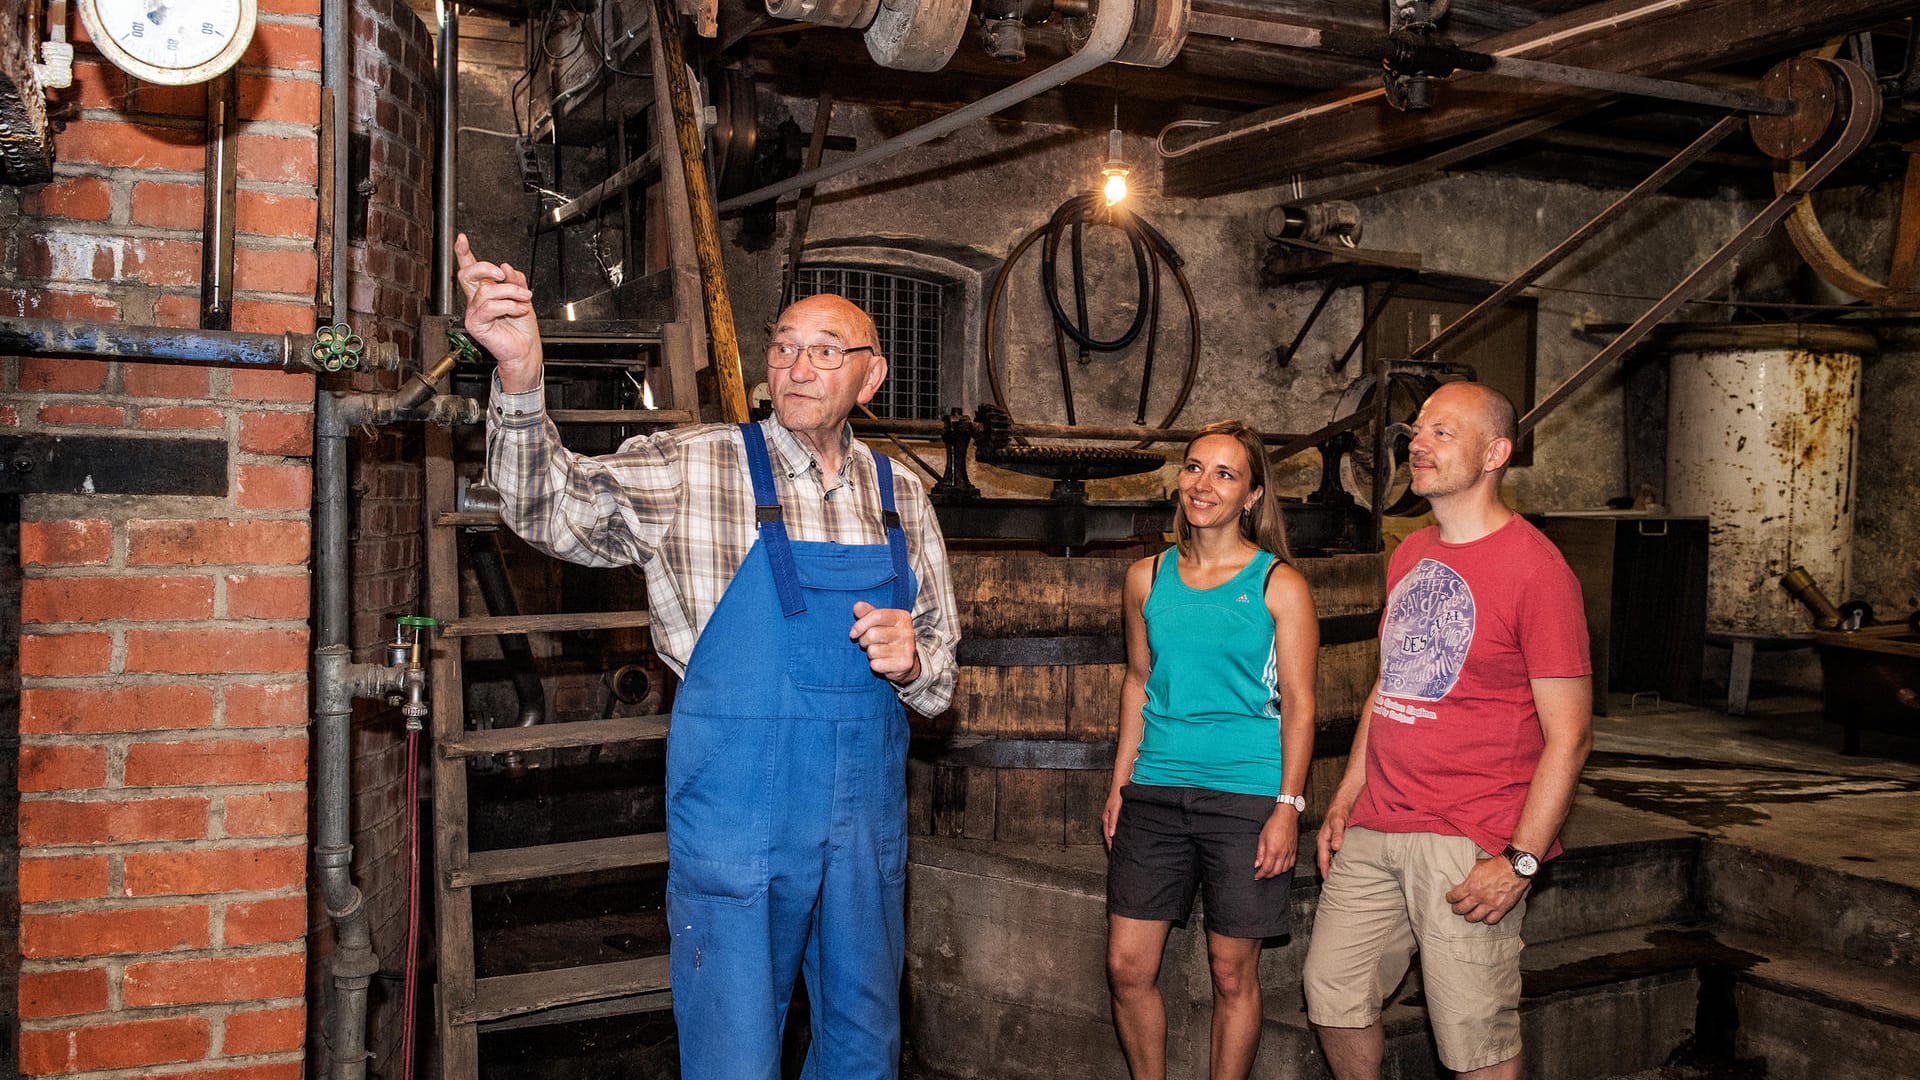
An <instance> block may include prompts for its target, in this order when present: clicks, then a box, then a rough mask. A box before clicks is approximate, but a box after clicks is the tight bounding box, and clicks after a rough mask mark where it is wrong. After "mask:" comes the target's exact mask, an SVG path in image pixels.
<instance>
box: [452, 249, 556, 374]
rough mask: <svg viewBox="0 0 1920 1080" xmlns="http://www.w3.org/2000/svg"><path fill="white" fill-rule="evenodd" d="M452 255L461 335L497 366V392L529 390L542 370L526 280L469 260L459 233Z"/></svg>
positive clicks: (501, 267)
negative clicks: (461, 300)
mask: <svg viewBox="0 0 1920 1080" xmlns="http://www.w3.org/2000/svg"><path fill="white" fill-rule="evenodd" d="M453 254H454V258H455V259H457V260H458V261H459V272H458V274H457V275H456V277H457V279H458V280H459V282H460V289H461V291H462V292H464V293H466V296H467V315H466V319H465V323H466V327H467V333H469V334H472V335H473V338H474V340H475V341H478V342H479V343H480V344H481V345H482V346H484V347H485V348H486V350H487V351H488V352H489V353H492V354H493V358H494V360H495V362H497V363H498V364H499V369H498V370H499V376H500V389H502V390H504V391H506V392H507V393H510V394H513V393H520V392H522V391H526V390H532V389H535V388H536V387H538V386H539V385H540V379H541V368H542V362H541V352H540V323H539V321H538V320H537V319H535V318H534V317H533V290H532V289H529V288H528V287H527V275H525V274H523V273H521V272H520V271H518V270H515V269H514V268H513V267H512V266H511V265H509V264H507V263H500V264H498V265H495V264H494V263H490V262H481V261H480V260H479V259H477V258H475V257H474V254H473V246H472V245H471V244H469V243H468V242H467V234H465V233H461V234H460V235H459V236H457V237H455V238H454V241H453Z"/></svg>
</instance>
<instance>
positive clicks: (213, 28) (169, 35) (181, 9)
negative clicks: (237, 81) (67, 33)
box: [80, 0, 257, 84]
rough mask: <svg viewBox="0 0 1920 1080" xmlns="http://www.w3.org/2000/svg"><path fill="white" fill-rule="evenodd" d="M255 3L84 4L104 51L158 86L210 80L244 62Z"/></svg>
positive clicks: (150, 0) (161, 0) (115, 0)
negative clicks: (235, 64) (240, 60)
mask: <svg viewBox="0 0 1920 1080" xmlns="http://www.w3.org/2000/svg"><path fill="white" fill-rule="evenodd" d="M255 5H256V0H82V2H81V4H80V14H81V16H82V17H83V19H84V21H85V22H86V24H87V30H88V32H89V33H90V34H92V35H93V40H94V43H95V44H96V45H97V46H99V48H100V52H101V54H102V55H104V56H105V57H106V58H107V59H109V60H111V61H113V63H114V64H116V65H118V66H119V67H120V68H122V69H124V70H125V71H126V72H127V73H128V74H130V75H134V76H137V77H139V78H142V79H145V80H147V81H149V82H158V83H173V84H179V83H193V82H202V81H204V80H207V79H210V78H212V77H213V76H215V75H218V74H219V73H220V72H222V71H225V70H226V69H227V68H229V67H232V66H233V64H234V62H235V61H237V60H239V59H240V54H241V53H243V52H245V51H246V47H247V42H248V41H249V40H250V39H251V38H252V37H253V27H254V21H255V18H256V13H257V8H256V6H255Z"/></svg>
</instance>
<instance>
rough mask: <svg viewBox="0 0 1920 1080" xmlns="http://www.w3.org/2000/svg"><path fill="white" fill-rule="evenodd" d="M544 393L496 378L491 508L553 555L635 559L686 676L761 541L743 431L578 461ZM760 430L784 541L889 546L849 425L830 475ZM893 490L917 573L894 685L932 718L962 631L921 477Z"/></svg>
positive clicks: (661, 439)
mask: <svg viewBox="0 0 1920 1080" xmlns="http://www.w3.org/2000/svg"><path fill="white" fill-rule="evenodd" d="M545 402H546V397H545V390H544V389H534V390H530V391H527V392H526V393H522V394H508V393H505V392H503V391H501V390H500V389H499V387H498V385H497V384H496V385H495V388H494V391H493V400H492V407H491V408H490V409H489V410H488V416H487V472H488V475H489V476H490V477H491V478H492V480H493V483H494V486H495V487H497V488H499V490H500V494H501V496H502V497H503V501H504V503H505V507H504V509H503V510H502V512H501V517H502V518H503V519H504V520H505V522H506V524H507V527H508V528H511V529H512V530H513V531H514V532H515V533H517V534H519V536H520V537H521V539H523V540H525V541H527V542H528V543H529V544H532V545H533V546H534V547H536V548H539V549H540V550H541V551H544V552H546V553H548V554H550V555H553V556H555V557H557V558H561V559H565V560H567V561H569V562H576V563H580V564H582V565H585V566H628V565H635V566H639V567H641V568H642V569H643V570H644V571H645V572H646V575H647V597H648V603H649V605H650V607H651V612H652V627H653V641H654V646H655V648H657V649H658V650H659V652H660V655H661V657H662V658H663V659H664V660H666V662H667V663H668V664H669V665H671V666H672V667H673V669H674V671H676V672H678V673H679V674H682V675H684V674H686V669H687V660H688V658H689V657H691V656H692V655H693V646H694V643H695V642H696V641H697V640H699V637H700V631H701V630H702V629H703V628H704V627H705V626H706V625H707V619H708V618H710V617H711V616H712V615H713V611H714V608H715V607H717V606H718V605H719V603H720V597H721V594H723V593H725V592H726V590H727V586H728V585H729V584H730V583H731V582H732V581H733V575H734V572H735V571H737V570H738V569H739V568H740V564H741V563H743V562H745V561H746V558H747V552H748V550H749V549H751V548H752V547H753V544H754V541H755V540H756V539H758V538H759V531H758V527H757V525H756V523H755V521H754V513H753V481H752V478H751V476H750V475H749V473H748V470H747V453H746V447H745V445H744V443H743V442H742V440H741V438H740V432H739V430H738V429H737V428H735V427H734V426H733V425H731V424H703V425H698V426H695V427H687V428H679V429H676V430H672V431H664V432H660V433H658V434H654V435H643V436H639V437H637V438H633V439H629V440H627V442H626V443H624V444H622V445H621V447H620V449H619V450H617V451H615V452H614V453H611V454H608V455H606V456H604V457H586V456H583V455H580V454H576V453H574V452H572V451H570V450H568V449H566V448H565V447H563V446H561V445H560V434H559V431H558V430H557V429H556V428H555V427H554V425H553V422H552V421H551V420H549V419H548V418H547V415H546V411H545ZM760 427H761V430H763V431H765V432H766V435H767V450H768V453H769V457H770V458H771V461H772V465H773V484H774V490H775V492H776V493H777V494H778V495H779V497H780V505H781V507H782V508H783V509H784V511H785V520H786V524H787V532H788V534H789V535H790V536H792V537H793V539H795V540H819V541H828V542H831V543H837V544H883V543H886V533H885V530H884V527H883V526H882V525H881V522H880V513H881V511H880V494H879V482H878V480H879V478H878V475H877V474H876V473H875V471H874V464H873V451H872V450H869V449H868V448H867V446H866V444H864V443H861V442H860V441H858V440H856V439H854V438H853V435H852V431H851V429H848V430H847V433H846V435H845V438H846V439H847V441H848V446H847V448H846V451H847V452H846V455H845V460H844V462H843V464H842V465H841V468H840V472H839V474H838V475H837V476H833V477H827V476H823V475H822V474H821V472H820V466H819V463H818V462H817V461H815V460H814V458H813V455H812V454H811V453H810V452H809V451H808V450H807V448H806V447H805V446H804V445H803V444H802V443H801V442H800V440H799V439H798V438H796V437H795V436H794V435H793V433H792V432H790V431H788V430H787V429H786V428H784V427H781V426H780V424H779V422H778V421H776V420H772V419H769V420H765V421H762V422H761V425H760ZM893 490H894V501H895V504H896V507H897V508H898V510H899V511H900V521H901V526H902V528H903V529H904V530H905V532H906V536H907V558H908V560H909V562H910V563H911V565H912V567H913V572H914V574H915V576H916V577H918V578H919V582H920V592H919V595H918V596H917V597H916V598H915V600H914V605H913V625H914V631H915V635H916V636H917V638H918V643H917V644H918V649H919V653H920V677H919V678H917V679H915V680H914V681H912V682H910V683H906V684H904V685H901V686H900V687H899V692H900V700H901V701H902V702H903V703H904V704H906V706H907V707H908V708H911V709H913V710H914V711H915V712H918V713H921V714H922V715H926V716H932V715H935V714H937V713H939V712H941V711H943V710H945V709H946V707H947V702H948V700H949V699H950V698H951V697H952V696H953V682H954V674H955V665H954V644H955V642H956V641H957V640H958V639H959V620H958V619H957V617H956V615H955V608H954V601H953V582H952V579H951V577H950V576H949V574H948V572H947V548H946V542H945V541H944V540H943V539H942V538H941V536H940V525H939V522H938V521H936V520H935V518H934V515H933V507H932V505H931V504H930V503H928V502H927V497H926V492H925V490H924V489H923V488H922V486H921V483H920V478H919V477H917V476H915V475H914V474H913V473H912V472H910V471H908V470H905V469H898V468H896V469H895V470H894V473H893ZM849 625H851V617H849Z"/></svg>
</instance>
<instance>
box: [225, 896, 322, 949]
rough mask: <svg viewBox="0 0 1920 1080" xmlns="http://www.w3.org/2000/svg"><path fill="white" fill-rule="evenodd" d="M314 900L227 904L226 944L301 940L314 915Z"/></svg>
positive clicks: (275, 943)
mask: <svg viewBox="0 0 1920 1080" xmlns="http://www.w3.org/2000/svg"><path fill="white" fill-rule="evenodd" d="M313 903H314V900H313V898H309V897H305V896H286V897H281V898H280V899H278V900H251V901H248V902H246V903H232V904H228V905H227V914H226V918H225V919H224V920H223V923H224V927H225V929H224V933H223V936H222V942H223V944H226V945H278V944H280V943H282V942H287V941H300V940H302V939H304V938H305V937H306V935H307V927H308V925H309V924H310V922H311V921H312V918H311V916H312V915H313V914H314V911H315V910H316V909H314V908H313V907H312V905H313Z"/></svg>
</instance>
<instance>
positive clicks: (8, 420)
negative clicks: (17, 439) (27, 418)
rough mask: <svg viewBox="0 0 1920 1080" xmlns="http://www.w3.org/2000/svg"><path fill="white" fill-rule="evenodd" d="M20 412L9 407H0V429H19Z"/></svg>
mask: <svg viewBox="0 0 1920 1080" xmlns="http://www.w3.org/2000/svg"><path fill="white" fill-rule="evenodd" d="M19 426H20V410H19V409H16V408H14V407H13V406H11V405H0V427H19Z"/></svg>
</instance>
